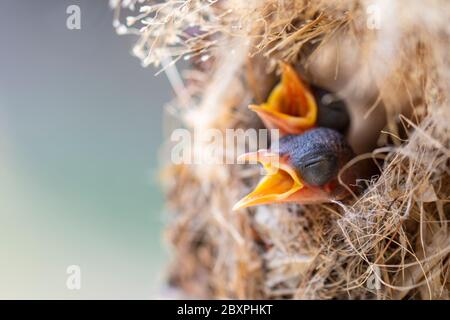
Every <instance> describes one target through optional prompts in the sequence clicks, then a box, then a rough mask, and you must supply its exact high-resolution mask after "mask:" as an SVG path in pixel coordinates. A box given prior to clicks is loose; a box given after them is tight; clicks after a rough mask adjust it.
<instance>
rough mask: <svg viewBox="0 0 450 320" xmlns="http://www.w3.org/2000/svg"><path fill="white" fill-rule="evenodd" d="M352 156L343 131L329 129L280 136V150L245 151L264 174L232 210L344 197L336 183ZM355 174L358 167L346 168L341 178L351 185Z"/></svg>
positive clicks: (343, 192)
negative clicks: (259, 164) (256, 162)
mask: <svg viewBox="0 0 450 320" xmlns="http://www.w3.org/2000/svg"><path fill="white" fill-rule="evenodd" d="M353 156H354V153H353V151H352V149H351V147H350V146H349V145H348V144H347V143H346V141H345V139H344V137H343V136H342V134H340V133H339V132H337V131H335V130H332V129H328V128H315V129H312V130H309V131H307V132H305V133H304V134H302V135H288V136H285V137H283V138H281V139H280V143H279V150H269V151H264V150H262V151H258V152H255V153H248V154H244V155H243V156H242V157H243V158H244V159H246V160H257V161H258V162H260V163H261V164H262V165H263V166H264V169H265V170H266V175H265V176H264V177H263V178H262V179H261V181H260V182H259V184H258V185H257V186H256V188H255V189H254V190H253V191H252V192H251V193H250V194H248V195H247V196H245V197H244V198H243V199H241V200H240V201H239V202H238V203H236V204H235V205H234V207H233V210H238V209H242V208H246V207H250V206H255V205H262V204H270V203H283V202H296V203H301V204H307V203H317V202H328V201H330V200H332V199H340V198H343V197H344V196H345V195H346V193H347V191H346V190H347V189H345V188H344V187H343V186H341V185H340V184H339V182H338V179H337V177H338V173H339V171H340V169H341V168H342V167H343V166H344V165H345V164H346V163H347V162H348V161H349V160H350V159H352V158H353ZM356 176H358V172H357V170H346V171H345V172H343V174H342V179H343V182H344V183H346V184H351V183H353V182H354V181H355V179H356Z"/></svg>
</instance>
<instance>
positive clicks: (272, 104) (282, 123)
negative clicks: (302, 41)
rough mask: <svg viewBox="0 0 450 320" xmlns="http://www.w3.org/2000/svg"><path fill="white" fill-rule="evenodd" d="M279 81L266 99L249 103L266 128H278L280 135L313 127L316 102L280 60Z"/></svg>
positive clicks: (296, 76) (290, 69) (295, 75)
mask: <svg viewBox="0 0 450 320" xmlns="http://www.w3.org/2000/svg"><path fill="white" fill-rule="evenodd" d="M281 66H282V69H283V70H282V78H281V82H280V83H279V84H278V85H277V86H276V87H275V88H274V89H273V90H272V92H271V93H270V96H269V98H268V99H267V102H265V103H263V104H261V105H250V106H249V108H250V109H251V110H253V111H255V112H256V113H257V114H258V115H259V117H260V118H261V119H262V121H263V122H264V124H265V125H266V127H267V128H269V129H279V130H280V133H281V134H282V135H287V134H300V133H303V132H304V131H306V130H308V129H310V128H312V127H314V125H315V124H316V120H317V104H316V101H315V99H314V96H313V94H312V93H311V91H310V90H309V89H308V88H307V87H306V85H305V84H303V82H302V80H301V79H300V78H299V76H298V75H297V73H296V72H295V70H294V69H293V68H292V67H291V66H290V65H288V64H285V63H282V65H281Z"/></svg>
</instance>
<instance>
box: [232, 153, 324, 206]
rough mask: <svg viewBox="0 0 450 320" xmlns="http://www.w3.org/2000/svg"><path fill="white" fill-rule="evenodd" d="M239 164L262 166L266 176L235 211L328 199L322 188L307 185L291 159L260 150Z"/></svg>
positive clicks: (245, 156) (241, 157)
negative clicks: (289, 161)
mask: <svg viewBox="0 0 450 320" xmlns="http://www.w3.org/2000/svg"><path fill="white" fill-rule="evenodd" d="M239 160H247V161H258V162H260V163H261V164H262V165H263V167H264V169H265V171H266V174H265V176H264V177H263V178H262V179H261V181H260V182H259V184H258V185H257V186H256V188H255V189H254V190H253V191H252V192H251V193H250V194H248V195H247V196H245V197H244V198H242V199H241V200H240V201H238V202H237V203H236V204H235V205H234V206H233V210H239V209H243V208H247V207H251V206H256V205H262V204H270V203H284V202H297V203H313V202H319V201H324V200H326V199H328V196H327V193H326V192H324V190H322V189H321V188H318V187H310V186H307V185H305V184H304V183H303V182H302V180H301V177H300V176H299V175H298V173H297V171H296V170H295V169H294V168H293V167H292V166H291V165H290V164H289V163H288V161H287V159H286V158H284V157H279V156H278V154H276V153H271V152H268V151H265V150H260V151H258V152H252V153H246V154H243V155H242V156H240V157H239Z"/></svg>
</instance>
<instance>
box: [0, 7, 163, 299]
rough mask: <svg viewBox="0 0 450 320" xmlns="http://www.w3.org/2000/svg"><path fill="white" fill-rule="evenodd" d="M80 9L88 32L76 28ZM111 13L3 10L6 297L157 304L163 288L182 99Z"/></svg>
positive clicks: (1, 251) (2, 290) (1, 257)
mask: <svg viewBox="0 0 450 320" xmlns="http://www.w3.org/2000/svg"><path fill="white" fill-rule="evenodd" d="M72 4H76V5H79V6H80V8H81V30H68V29H67V28H66V19H67V17H68V15H67V14H66V8H67V7H68V6H69V5H72ZM112 14H113V13H112V11H111V10H110V8H109V7H108V1H106V0H98V1H94V0H90V1H89V0H86V1H75V0H72V1H65V0H53V1H50V0H39V1H36V0H2V1H1V2H0V40H1V50H0V66H1V72H0V298H22V299H28V298H43V299H45V298H61V299H64V298H138V299H139V298H152V297H155V295H156V293H157V290H158V285H159V284H160V283H161V279H162V275H163V265H164V258H165V253H164V252H165V251H164V246H163V244H162V241H161V226H162V213H161V212H162V195H161V192H160V190H159V188H158V172H157V166H158V163H157V152H158V148H159V145H160V144H161V141H162V134H161V132H162V128H161V122H162V108H163V105H164V103H166V102H168V101H169V100H170V98H171V94H172V92H171V89H170V87H169V85H168V82H167V80H166V78H165V76H164V75H163V74H162V75H160V76H158V77H154V73H155V71H156V70H154V69H144V68H142V67H141V66H140V62H139V61H138V60H137V59H136V58H134V57H132V56H131V54H130V51H131V48H132V45H133V43H134V41H135V40H136V39H135V38H133V37H132V36H118V35H116V33H115V31H114V30H113V28H112ZM69 265H79V266H80V268H81V289H80V290H68V289H67V287H66V279H67V277H68V275H67V274H66V268H67V266H69Z"/></svg>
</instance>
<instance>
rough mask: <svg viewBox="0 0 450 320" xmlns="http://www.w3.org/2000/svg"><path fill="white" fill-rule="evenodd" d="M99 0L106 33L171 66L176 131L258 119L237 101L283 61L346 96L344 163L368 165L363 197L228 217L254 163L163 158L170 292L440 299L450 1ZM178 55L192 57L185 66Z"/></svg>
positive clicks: (267, 82) (264, 83)
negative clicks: (110, 14)
mask: <svg viewBox="0 0 450 320" xmlns="http://www.w3.org/2000/svg"><path fill="white" fill-rule="evenodd" d="M111 6H112V7H113V8H114V10H115V14H116V16H115V21H114V24H115V27H116V29H117V31H118V33H127V34H129V33H131V34H136V35H138V41H137V43H136V46H135V48H134V50H133V53H134V54H135V55H136V56H137V57H139V58H140V59H141V61H142V64H143V65H144V66H146V65H149V64H153V65H155V66H159V67H160V68H161V71H165V72H166V73H167V75H168V76H169V79H170V80H171V82H172V84H173V87H174V89H175V92H176V94H177V99H176V100H175V101H173V102H172V103H171V104H170V106H169V107H168V110H170V113H171V114H172V117H174V118H176V119H177V120H178V121H179V126H182V127H185V128H188V129H189V130H192V131H193V132H194V130H195V131H196V132H197V133H199V132H200V134H201V132H202V130H205V129H208V128H216V129H219V130H222V131H224V130H225V129H228V128H242V129H247V128H261V127H262V125H261V123H260V122H259V121H258V120H257V119H256V117H255V115H254V114H252V112H250V111H248V109H247V106H248V104H249V103H252V102H255V101H256V102H261V101H264V99H265V98H267V95H268V93H269V91H270V90H271V88H273V85H274V83H275V82H276V81H277V77H278V75H279V73H278V72H279V70H278V63H279V62H280V61H284V62H287V63H290V64H292V65H295V66H296V67H297V70H298V71H299V72H300V74H301V75H302V77H304V78H305V79H306V80H307V81H308V82H310V83H314V84H318V85H321V86H323V87H326V88H329V89H330V90H333V91H334V92H336V93H337V94H339V96H341V97H342V98H343V99H345V100H346V101H347V103H348V105H349V108H350V111H351V114H352V128H351V130H350V132H349V134H348V139H349V141H350V143H351V144H352V145H353V147H354V149H355V150H356V151H357V153H358V156H357V157H356V158H355V159H354V160H353V162H355V161H360V160H361V159H367V158H370V159H374V160H375V161H376V163H377V165H378V166H379V167H380V174H379V175H377V176H373V177H372V178H371V179H369V180H367V181H365V183H366V184H367V188H366V190H365V192H364V193H362V194H358V195H353V196H351V197H349V198H348V199H346V200H344V201H335V202H333V203H328V204H317V205H307V206H301V205H297V204H283V205H270V206H260V207H256V208H250V209H245V210H242V211H240V212H232V211H231V208H232V206H233V204H234V203H235V202H236V201H237V200H238V199H239V198H240V197H242V196H243V195H244V194H246V193H247V192H248V191H249V190H250V187H251V186H252V185H254V184H255V182H256V181H257V179H258V177H259V171H258V169H257V168H255V167H254V166H243V165H225V164H222V165H221V164H217V165H215V164H209V165H205V164H202V165H196V164H192V165H187V164H178V165H175V164H169V165H168V166H166V167H165V168H164V169H163V177H164V179H163V182H164V186H165V190H166V197H167V205H168V211H169V212H170V213H169V222H168V225H167V230H166V235H167V239H168V241H169V243H170V244H171V253H172V262H171V266H170V268H169V272H168V285H169V286H170V287H173V288H177V289H178V290H180V291H181V292H182V293H183V295H185V296H188V297H200V298H245V299H261V298H262V299H265V298H282V299H292V298H294V299H448V298H449V288H450V280H449V271H450V270H449V258H450V254H449V253H450V233H449V232H450V230H449V224H448V219H449V217H450V209H449V195H450V176H449V174H450V169H449V164H450V161H449V156H450V127H449V123H450V105H449V102H450V100H449V99H450V81H449V79H450V56H449V54H448V48H449V47H450V41H449V40H450V28H449V25H448V21H449V19H450V2H448V1H446V0H430V1H420V0H412V1H401V0H397V1H394V0H379V1H375V0H374V1H364V0H351V1H339V0H331V1H330V0H328V1H326V0H312V1H305V0H258V1H256V0H254V1H237V0H236V1H233V0H222V1H219V0H209V1H201V0H183V1H175V0H169V1H166V2H162V3H159V2H152V1H138V0H128V1H127V0H122V1H120V0H116V1H111ZM126 16H128V17H126ZM124 17H126V18H124ZM177 61H180V62H181V64H186V63H188V64H189V65H188V66H187V67H184V70H183V73H182V77H181V76H179V74H178V72H177V69H176V68H175V66H174V64H175V62H177ZM202 148H204V146H203V145H202V143H200V142H199V143H196V144H194V145H193V150H194V152H201V150H202ZM226 148H227V147H225V148H224V150H223V153H224V154H226V153H229V152H233V150H227V149H226ZM349 165H351V164H349Z"/></svg>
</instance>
